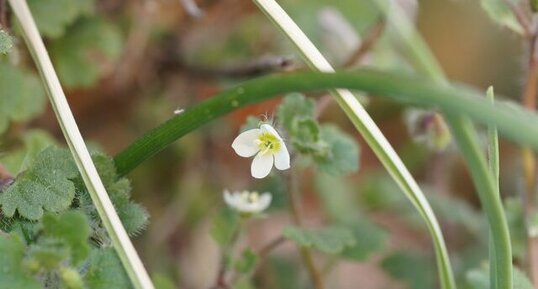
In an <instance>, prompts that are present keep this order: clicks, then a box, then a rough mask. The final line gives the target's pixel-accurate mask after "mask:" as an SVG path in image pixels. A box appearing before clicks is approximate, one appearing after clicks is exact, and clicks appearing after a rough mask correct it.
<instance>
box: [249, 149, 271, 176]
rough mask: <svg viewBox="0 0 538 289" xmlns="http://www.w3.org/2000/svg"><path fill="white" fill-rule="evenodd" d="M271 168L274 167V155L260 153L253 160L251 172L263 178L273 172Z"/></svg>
mask: <svg viewBox="0 0 538 289" xmlns="http://www.w3.org/2000/svg"><path fill="white" fill-rule="evenodd" d="M271 168H273V155H272V154H262V153H259V154H257V155H256V157H255V158H254V160H253V161H252V165H251V166H250V173H251V174H252V176H253V177H255V178H257V179H263V178H265V177H267V175H268V174H269V173H270V172H271Z"/></svg>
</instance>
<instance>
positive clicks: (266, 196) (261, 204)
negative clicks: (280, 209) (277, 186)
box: [257, 193, 273, 212]
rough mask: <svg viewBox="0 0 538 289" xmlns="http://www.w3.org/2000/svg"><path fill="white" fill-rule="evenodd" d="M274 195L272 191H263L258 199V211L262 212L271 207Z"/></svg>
mask: <svg viewBox="0 0 538 289" xmlns="http://www.w3.org/2000/svg"><path fill="white" fill-rule="evenodd" d="M272 199H273V196H272V195H271V194H270V193H263V194H262V195H261V196H260V199H259V200H258V202H257V204H258V212H261V211H263V210H265V209H267V208H268V207H269V205H270V204H271V200H272Z"/></svg>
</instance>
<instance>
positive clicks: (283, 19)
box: [253, 0, 455, 289]
mask: <svg viewBox="0 0 538 289" xmlns="http://www.w3.org/2000/svg"><path fill="white" fill-rule="evenodd" d="M253 1H254V2H255V3H256V4H257V5H258V6H259V8H260V9H261V10H262V11H263V12H264V13H265V14H266V16H267V17H268V18H269V19H271V21H273V23H274V24H275V25H276V26H277V27H278V28H279V29H280V30H281V31H282V32H283V33H284V34H285V35H286V36H287V37H288V38H289V40H291V41H292V42H293V44H294V45H295V46H296V48H297V49H298V50H299V52H300V53H301V55H302V56H303V59H304V60H305V61H306V63H307V64H308V65H309V66H310V67H311V68H312V69H314V70H317V71H321V72H334V69H333V68H332V67H331V65H330V64H329V63H328V61H327V60H326V59H325V58H324V57H323V55H322V54H321V53H320V52H319V50H318V49H317V48H316V47H315V46H314V45H313V44H312V42H311V41H310V40H309V39H308V37H307V36H306V35H305V34H304V33H303V31H302V30H301V29H300V28H299V27H298V26H297V24H295V22H293V20H292V19H291V18H290V17H289V16H288V14H287V13H286V12H285V11H284V10H283V9H282V8H281V7H280V6H279V5H278V3H276V2H275V1H274V0H253ZM330 92H331V94H332V95H333V96H334V97H335V99H336V101H337V102H338V104H339V105H340V107H341V108H342V110H344V112H345V113H346V115H347V116H348V118H349V119H350V120H351V122H352V123H353V124H354V126H355V127H356V129H357V130H358V131H359V133H360V134H361V135H362V136H363V137H364V139H365V140H366V142H367V143H368V145H369V146H370V148H371V149H372V150H373V151H374V153H375V154H376V155H377V157H378V158H379V160H380V161H381V163H382V164H383V165H384V166H385V168H386V169H387V171H388V172H389V173H390V175H391V176H392V177H393V178H394V180H395V181H396V182H397V183H398V185H399V186H400V188H401V189H402V190H403V191H404V193H405V194H406V195H407V197H408V198H409V200H410V201H411V202H412V203H413V205H414V206H415V207H416V208H417V210H418V211H419V213H420V215H421V216H422V217H423V218H424V220H425V222H426V224H427V226H428V229H429V231H430V234H431V236H432V239H433V243H434V247H435V252H436V255H437V265H438V270H439V279H440V282H441V286H442V288H443V289H452V288H455V281H454V276H453V273H452V269H451V266H450V260H449V258H448V253H447V249H446V245H445V241H444V239H443V235H442V232H441V228H440V226H439V223H438V221H437V219H436V217H435V215H434V213H433V211H432V209H431V207H430V204H429V203H428V201H427V199H426V197H425V196H424V194H423V193H422V191H421V190H420V187H419V186H418V184H417V183H416V181H415V180H414V179H413V177H412V176H411V173H410V172H409V171H408V170H407V168H406V167H405V165H404V164H403V162H402V160H401V159H400V157H399V156H398V155H397V153H396V152H395V151H394V149H393V148H392V146H391V145H390V144H389V142H388V140H387V139H386V138H385V136H384V135H383V133H382V132H381V131H380V130H379V128H378V127H377V125H376V124H375V122H374V121H373V120H372V118H371V117H370V115H369V114H368V113H367V112H366V110H365V109H364V108H363V107H362V106H361V104H360V103H359V102H358V100H357V99H356V98H355V96H354V95H353V94H352V93H351V92H350V91H349V90H344V89H332V90H330Z"/></svg>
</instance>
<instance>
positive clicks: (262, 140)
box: [256, 132, 280, 154]
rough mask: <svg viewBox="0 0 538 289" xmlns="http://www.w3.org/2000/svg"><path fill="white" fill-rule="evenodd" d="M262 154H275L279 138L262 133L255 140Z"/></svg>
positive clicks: (278, 146)
mask: <svg viewBox="0 0 538 289" xmlns="http://www.w3.org/2000/svg"><path fill="white" fill-rule="evenodd" d="M256 144H257V145H258V147H259V148H260V152H261V153H262V154H266V153H271V154H275V153H277V152H278V151H280V140H279V139H278V138H277V137H276V136H275V135H273V134H270V133H267V132H266V133H262V134H261V135H260V136H259V137H258V139H257V140H256Z"/></svg>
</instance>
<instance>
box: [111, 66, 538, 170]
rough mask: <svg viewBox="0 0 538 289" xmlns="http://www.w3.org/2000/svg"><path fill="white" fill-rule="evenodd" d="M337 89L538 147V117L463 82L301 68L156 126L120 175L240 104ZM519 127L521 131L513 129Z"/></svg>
mask: <svg viewBox="0 0 538 289" xmlns="http://www.w3.org/2000/svg"><path fill="white" fill-rule="evenodd" d="M334 87H340V88H348V89H354V90H360V91H364V92H367V93H369V94H371V95H372V96H373V97H386V98H389V99H392V100H394V101H397V102H401V103H405V104H410V105H417V106H420V107H430V108H441V109H443V110H445V111H454V112H459V113H461V114H462V115H465V116H468V117H470V118H471V119H473V120H474V121H476V122H479V123H481V124H484V125H488V124H490V125H495V126H496V127H497V129H498V130H499V133H501V134H502V135H503V136H505V137H507V138H509V139H511V140H513V141H515V142H517V143H520V144H524V145H528V146H530V147H531V148H533V149H535V150H538V125H537V124H538V115H537V114H535V113H531V112H529V111H527V110H526V109H524V108H522V107H521V106H518V105H516V104H506V103H503V102H500V101H496V102H495V104H492V103H491V102H489V101H487V100H486V99H484V95H483V93H480V92H479V91H477V90H474V89H470V88H469V87H463V86H455V85H454V86H439V85H436V84H433V83H429V82H428V81H425V80H424V79H422V78H417V77H409V76H397V75H394V74H391V73H386V72H379V71H374V70H368V69H362V70H357V71H355V72H337V73H319V72H301V73H293V74H287V75H277V76H267V77H262V78H258V79H255V80H251V81H247V82H244V83H242V84H240V85H238V86H236V87H234V88H231V89H229V90H225V91H223V92H221V93H219V94H217V95H214V96H213V97H211V98H210V99H208V100H205V101H203V102H201V103H199V104H197V105H194V106H193V107H191V108H187V109H186V110H185V112H183V113H182V114H179V115H177V116H174V117H173V118H171V119H170V120H168V121H166V122H165V123H163V124H161V125H160V126H158V127H156V128H154V129H152V130H151V131H149V132H148V133H146V134H145V135H143V136H142V137H140V138H139V139H137V140H136V141H135V142H133V143H132V144H130V145H129V146H128V147H127V148H126V149H124V150H123V151H122V152H120V153H119V154H118V155H117V156H116V158H115V162H116V166H117V168H118V172H119V174H120V175H125V174H127V173H129V172H130V171H131V170H133V169H134V168H136V167H137V166H138V165H139V164H141V163H142V162H143V161H145V160H146V159H148V158H150V157H151V156H153V155H155V154H156V153H158V152H160V151H161V150H163V149H164V148H166V147H167V146H168V145H170V144H171V143H173V142H175V141H176V140H178V139H179V138H181V137H182V136H184V135H186V134H188V133H189V132H191V131H194V130H195V129H197V128H198V127H200V126H202V125H204V124H207V123H209V122H210V121H212V120H215V119H217V118H218V117H221V116H223V115H225V114H227V113H229V112H232V111H234V110H236V109H239V108H241V107H244V106H247V105H251V104H255V103H260V102H262V101H265V100H267V99H270V98H272V97H275V96H278V95H282V94H285V93H290V92H298V91H320V90H327V89H330V88H334ZM514 127H517V128H518V129H514Z"/></svg>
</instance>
